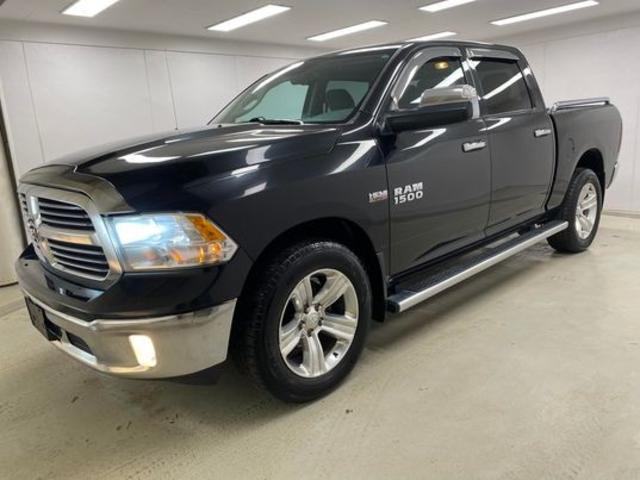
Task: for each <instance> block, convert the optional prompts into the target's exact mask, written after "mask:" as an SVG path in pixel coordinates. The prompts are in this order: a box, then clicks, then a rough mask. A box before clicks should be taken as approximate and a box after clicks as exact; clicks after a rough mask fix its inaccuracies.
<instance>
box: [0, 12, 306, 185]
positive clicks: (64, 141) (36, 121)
mask: <svg viewBox="0 0 640 480" xmlns="http://www.w3.org/2000/svg"><path fill="white" fill-rule="evenodd" d="M152 47H153V48H152ZM315 53H317V50H315V51H314V50H306V49H295V48H286V47H279V46H269V45H255V44H247V43H238V42H236V43H228V42H218V41H216V42H213V41H208V40H206V39H204V40H202V39H191V38H185V37H170V36H158V35H145V34H137V33H130V32H117V31H91V30H84V29H77V28H73V29H71V28H62V27H59V26H50V25H37V24H24V23H18V22H11V23H7V22H4V23H2V22H0V85H1V88H2V95H3V98H2V100H3V105H4V107H5V116H6V121H7V122H6V123H7V125H8V130H9V131H8V135H9V143H10V147H11V150H12V156H13V160H14V164H15V170H16V172H17V174H18V175H20V174H23V173H25V172H26V171H27V170H29V169H31V168H33V167H35V166H38V165H40V164H42V163H43V162H45V161H48V160H52V159H55V158H56V157H59V156H61V155H64V154H66V153H69V152H73V151H75V150H78V149H82V148H84V147H89V146H95V145H98V144H102V143H107V142H110V141H114V140H119V139H122V138H127V137H132V136H137V135H144V134H148V133H152V132H158V131H166V130H172V129H175V128H186V127H193V126H199V125H204V124H205V123H206V122H207V121H208V120H209V119H210V118H211V117H212V116H213V114H215V113H216V112H217V111H218V110H219V109H220V108H221V107H223V106H224V105H225V104H226V103H227V102H228V101H229V100H230V99H231V98H232V97H233V96H234V95H236V94H237V93H238V92H239V91H240V90H241V89H242V88H244V87H246V86H247V85H248V84H249V83H251V82H252V81H254V80H256V79H257V78H258V77H259V76H261V75H263V74H265V73H268V72H269V71H272V70H274V69H276V68H278V67H280V66H282V65H286V64H288V63H291V62H292V61H294V60H296V59H299V58H301V57H305V56H309V55H313V54H315Z"/></svg>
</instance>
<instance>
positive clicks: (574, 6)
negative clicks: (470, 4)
mask: <svg viewBox="0 0 640 480" xmlns="http://www.w3.org/2000/svg"><path fill="white" fill-rule="evenodd" d="M596 5H600V2H597V1H595V0H588V1H586V2H578V3H571V4H569V5H563V6H561V7H555V8H548V9H546V10H540V11H538V12H532V13H526V14H524V15H518V16H516V17H511V18H504V19H502V20H494V21H493V22H491V23H492V24H493V25H498V26H499V27H501V26H503V25H511V24H513V23H520V22H526V21H528V20H535V19H536V18H542V17H548V16H550V15H558V14H560V13H566V12H572V11H573V10H580V9H582V8H588V7H595V6H596Z"/></svg>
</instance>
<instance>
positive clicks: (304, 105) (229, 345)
mask: <svg viewBox="0 0 640 480" xmlns="http://www.w3.org/2000/svg"><path fill="white" fill-rule="evenodd" d="M212 88H215V86H213V85H212ZM621 136H622V122H621V117H620V115H619V113H618V110H617V109H616V108H615V107H614V106H612V105H611V104H610V102H609V100H608V99H606V98H603V99H591V100H583V101H574V102H561V103H558V104H556V105H554V106H553V107H552V108H551V109H547V108H546V107H545V104H544V101H543V99H542V95H541V93H540V89H539V88H538V84H537V83H536V80H535V78H534V76H533V74H532V72H531V69H530V67H529V65H528V64H527V61H526V60H525V58H524V57H523V55H522V54H521V53H520V52H519V51H518V50H516V49H514V48H510V47H506V46H499V45H487V44H479V43H467V42H429V43H403V44H397V45H383V46H375V47H368V48H360V49H354V50H348V51H341V52H337V53H332V54H328V55H324V56H320V57H317V58H312V59H309V60H305V61H300V62H297V63H294V64H292V65H290V66H288V67H286V68H283V69H281V70H278V71H276V72H275V73H273V74H271V75H267V76H265V77H263V78H261V79H260V80H258V81H257V82H256V83H255V84H253V85H251V86H250V87H249V88H248V89H247V90H245V91H244V92H243V93H241V94H240V95H239V96H238V97H237V98H236V99H235V100H233V101H232V102H231V103H230V104H229V105H228V106H227V107H226V108H225V109H224V110H223V111H222V112H221V113H220V114H218V115H217V116H216V117H215V118H214V119H213V120H212V121H211V122H210V123H209V125H208V126H206V127H204V128H200V129H197V130H189V131H179V132H171V133H166V134H162V135H152V136H149V137H145V138H138V139H133V140H130V141H128V142H124V143H121V144H119V145H109V146H106V147H102V148H99V149H95V150H92V151H84V152H80V153H78V154H74V155H71V156H68V157H66V158H62V159H59V160H58V161H55V162H52V163H49V164H45V165H44V166H42V167H40V168H37V169H35V170H32V171H30V172H29V173H27V174H26V175H25V176H24V177H23V178H22V179H21V182H20V185H19V196H20V201H21V204H22V208H23V210H24V218H25V224H26V227H27V230H28V231H29V233H30V237H31V241H32V242H31V244H30V245H29V246H28V248H27V249H26V250H25V252H24V253H23V254H22V256H21V257H20V259H19V260H18V261H17V263H16V268H17V272H18V275H19V278H20V283H21V286H22V288H23V290H24V292H25V295H26V299H27V305H28V308H29V312H30V316H31V320H32V323H33V325H34V326H35V327H36V328H37V329H38V330H39V331H40V332H41V333H42V334H43V335H44V336H45V337H46V338H47V340H48V341H50V342H51V343H52V344H53V345H55V346H56V347H58V348H59V349H61V350H62V351H64V352H65V353H67V354H68V355H70V356H71V357H73V358H75V359H77V360H79V361H80V362H82V363H84V364H86V365H88V366H90V367H92V368H94V369H96V370H98V371H101V372H105V373H109V374H114V375H119V376H123V377H130V378H156V379H157V378H176V377H182V376H186V375H190V374H193V373H196V372H201V371H205V370H207V369H209V368H210V367H212V366H214V365H217V364H219V363H221V362H223V361H225V360H226V358H227V356H228V354H231V355H232V356H233V357H234V358H235V359H236V360H237V362H238V364H239V365H240V367H241V368H242V370H243V371H245V372H246V373H247V374H248V375H249V376H250V377H251V378H253V380H254V381H255V382H256V383H257V384H258V385H261V386H263V387H265V388H266V389H268V390H269V391H270V392H272V393H273V394H274V395H276V396H277V397H279V398H281V399H283V400H286V401H297V402H301V401H308V400H311V399H314V398H317V397H319V396H321V395H323V394H325V393H326V392H328V391H329V390H331V389H332V388H333V387H335V386H336V385H337V384H338V383H339V382H340V381H341V380H342V379H344V378H345V377H346V375H347V374H348V373H349V371H350V370H351V369H352V368H353V366H354V364H355V363H356V360H357V359H358V357H359V355H360V353H361V351H362V349H363V346H364V344H365V338H366V335H367V330H368V328H369V324H370V321H371V320H376V321H383V320H384V319H385V317H387V316H388V314H395V313H399V312H403V311H405V310H407V309H409V308H411V307H413V306H414V305H416V304H418V303H420V302H423V301H425V300H427V299H429V298H431V297H433V296H434V295H436V294H438V293H440V292H442V291H443V290H445V289H447V288H448V287H451V286H452V285H455V284H457V283H459V282H461V281H463V280H465V279H467V278H469V277H471V276H473V275H474V274H476V273H478V272H481V271H483V270H485V269H487V268H489V267H490V266H492V265H495V264H496V263H498V262H500V261H502V260H504V259H506V258H509V257H510V256H512V255H514V254H516V253H518V252H521V251H522V250H524V249H526V248H528V247H530V246H532V245H533V244H535V243H537V242H540V241H542V240H545V239H548V241H549V243H550V244H551V245H552V246H553V247H554V248H555V249H556V250H559V251H561V252H568V253H577V252H581V251H584V250H585V249H587V248H588V247H589V245H590V244H591V243H592V241H593V239H594V237H595V235H596V232H597V230H598V223H599V219H600V213H601V209H602V203H603V199H604V194H605V190H606V189H607V188H608V187H609V186H610V185H611V183H612V181H613V179H614V176H615V171H616V166H617V157H618V153H619V148H620V142H621Z"/></svg>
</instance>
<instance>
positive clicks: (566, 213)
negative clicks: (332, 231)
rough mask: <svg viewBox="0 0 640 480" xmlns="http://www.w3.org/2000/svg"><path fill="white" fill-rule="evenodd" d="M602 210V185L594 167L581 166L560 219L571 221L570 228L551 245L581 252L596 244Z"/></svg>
mask: <svg viewBox="0 0 640 480" xmlns="http://www.w3.org/2000/svg"><path fill="white" fill-rule="evenodd" d="M601 213H602V187H601V186H600V180H599V179H598V176H597V175H596V174H595V173H594V172H593V170H590V169H586V168H585V169H578V170H577V171H576V173H575V175H574V176H573V179H572V180H571V184H570V185H569V190H568V191H567V195H566V197H565V200H564V202H563V204H562V206H561V207H560V211H559V213H558V220H566V221H567V222H569V228H568V229H566V230H565V231H563V232H560V233H559V234H557V235H554V236H553V237H551V238H550V239H549V244H550V245H551V246H552V247H553V248H555V249H556V250H558V251H559V252H565V253H580V252H583V251H585V250H586V249H588V248H589V247H590V246H591V244H592V243H593V241H594V239H595V237H596V234H597V233H598V227H599V225H600V215H601Z"/></svg>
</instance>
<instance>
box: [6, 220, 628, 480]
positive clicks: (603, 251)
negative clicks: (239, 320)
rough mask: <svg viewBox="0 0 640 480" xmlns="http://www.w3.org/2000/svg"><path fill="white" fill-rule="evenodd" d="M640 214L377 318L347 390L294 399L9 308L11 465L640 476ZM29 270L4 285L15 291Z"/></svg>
mask: <svg viewBox="0 0 640 480" xmlns="http://www.w3.org/2000/svg"><path fill="white" fill-rule="evenodd" d="M639 274H640V220H630V219H624V218H616V217H605V219H604V221H603V228H602V231H601V234H600V236H599V238H598V240H597V243H596V244H595V245H594V247H593V249H592V250H591V251H590V252H588V253H586V254H583V255H579V256H561V255H556V254H554V253H553V251H552V250H551V249H549V248H548V247H546V245H541V246H539V247H536V248H534V249H532V250H531V251H529V252H527V253H524V254H522V255H520V256H518V257H516V258H514V259H512V260H510V261H508V262H506V263H504V264H502V265H500V266H498V267H496V268H494V269H493V270H491V271H490V272H487V273H485V274H483V275H481V276H479V277H477V278H476V279H474V280H471V281H469V282H467V283H465V284H464V285H462V286H460V287H458V288H456V289H454V290H452V291H450V292H448V293H446V294H444V295H442V296H440V297H439V298H437V299H435V300H434V301H431V302H430V303H427V304H425V305H423V306H421V307H419V308H417V309H416V310H414V311H412V312H410V313H409V314H406V315H402V316H399V317H396V318H392V319H391V320H390V321H389V322H388V323H386V324H384V325H381V326H378V327H376V328H375V329H374V331H373V333H372V335H371V336H370V339H369V342H368V347H367V349H366V350H365V352H364V354H363V357H362V359H361V362H360V363H359V365H358V366H357V367H356V369H355V371H354V373H353V374H352V376H351V377H350V378H349V379H348V381H347V382H346V383H345V384H344V385H343V386H342V387H341V388H340V389H339V390H337V391H336V392H335V393H333V394H332V395H330V396H329V397H327V398H325V399H323V400H321V401H318V402H316V403H313V404H310V405H305V406H290V405H284V404H282V403H279V402H277V401H275V400H272V399H271V398H270V397H268V396H267V395H266V394H263V393H260V392H256V391H254V390H253V389H252V388H251V387H250V386H248V385H247V383H246V382H245V381H244V379H242V378H241V377H239V376H238V374H236V373H235V371H234V370H233V368H231V367H227V368H225V369H224V372H223V375H222V377H221V379H220V381H219V383H218V384H217V385H214V386H188V385H178V384H171V383H157V382H136V381H125V380H119V379H114V378H109V377H104V376H100V375H98V374H96V373H94V372H92V371H89V370H87V369H85V368H84V367H82V366H80V365H77V364H76V363H74V362H73V361H71V360H69V359H67V358H65V357H64V356H62V355H61V354H60V353H58V352H57V351H56V350H55V349H54V348H53V347H51V346H49V345H47V344H46V343H45V342H43V341H42V339H41V338H40V337H39V335H38V334H37V333H36V332H35V331H34V330H33V329H32V328H31V327H30V326H29V323H28V320H27V315H26V311H25V310H24V309H22V308H21V309H19V310H16V311H14V312H13V313H10V314H8V315H5V316H4V317H2V318H0V322H1V324H2V338H3V345H2V348H1V349H0V477H2V478H7V479H22V478H46V479H53V478H65V479H70V478H83V479H84V478H92V479H102V478H118V479H120V478H135V479H141V478H154V479H157V478H180V479H188V478H198V479H201V478H221V479H222V478H224V479H231V478H233V479H235V478H250V479H252V478H259V479H271V478H274V479H288V478H304V479H334V478H337V479H346V478H349V479H359V478H367V479H372V478H385V479H386V478H412V479H413V478H416V479H417V478H429V479H443V478H447V479H451V478H453V479H465V480H466V479H470V478H474V479H541V478H554V479H555V478H558V479H564V478H567V479H569V478H570V479H589V480H591V479H596V478H597V479H614V478H615V479H637V478H640V401H639V399H640V284H639V281H638V278H639V277H638V276H639ZM18 295H19V292H18V291H17V289H16V288H11V289H9V290H4V291H3V293H2V297H0V298H1V299H2V302H4V303H9V302H11V301H14V300H15V298H16V297H17V296H18Z"/></svg>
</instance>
